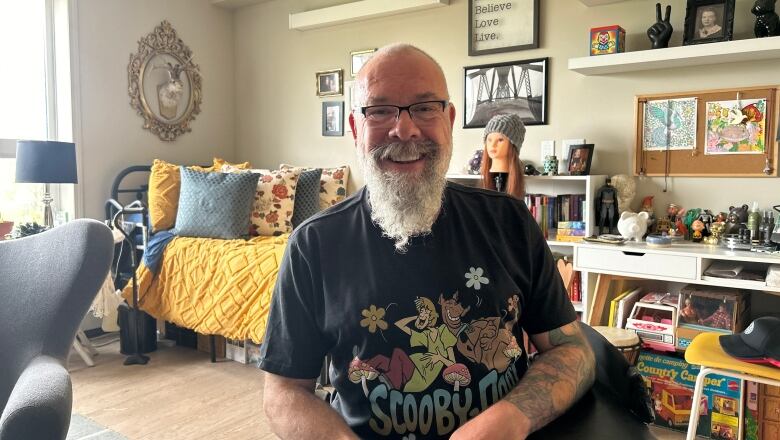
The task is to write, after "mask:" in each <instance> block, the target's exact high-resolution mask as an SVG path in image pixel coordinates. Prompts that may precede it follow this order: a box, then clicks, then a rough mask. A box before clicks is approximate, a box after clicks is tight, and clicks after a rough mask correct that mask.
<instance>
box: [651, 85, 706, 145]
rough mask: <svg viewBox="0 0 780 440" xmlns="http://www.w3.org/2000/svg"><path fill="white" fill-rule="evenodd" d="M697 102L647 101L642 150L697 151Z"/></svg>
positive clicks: (689, 99)
mask: <svg viewBox="0 0 780 440" xmlns="http://www.w3.org/2000/svg"><path fill="white" fill-rule="evenodd" d="M697 101H698V100H697V98H683V99H663V100H657V101H647V104H646V105H645V114H644V133H643V136H642V138H643V145H642V148H643V149H644V150H645V151H652V150H666V149H669V150H692V149H694V148H696V104H697Z"/></svg>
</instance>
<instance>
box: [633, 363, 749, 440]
mask: <svg viewBox="0 0 780 440" xmlns="http://www.w3.org/2000/svg"><path fill="white" fill-rule="evenodd" d="M637 369H638V370H639V372H640V373H641V374H642V377H644V378H645V384H646V385H647V386H648V390H649V392H650V396H651V397H652V399H653V409H654V411H655V417H656V418H655V424H656V425H660V426H664V427H667V428H671V429H674V430H677V431H682V432H685V431H687V429H688V421H689V419H690V415H691V405H692V404H693V401H692V400H693V388H694V386H695V384H696V376H697V375H698V374H699V370H700V367H699V366H698V365H690V364H688V363H687V362H685V360H683V359H680V358H677V357H673V356H666V355H661V354H657V353H654V352H644V351H643V352H642V353H640V354H639V362H638V363H637ZM740 399H741V391H740V383H739V380H738V379H735V378H732V377H726V376H720V375H717V374H713V375H710V376H707V379H706V381H705V385H704V395H703V397H702V400H701V402H699V405H702V406H701V408H702V410H701V411H700V417H699V425H698V428H697V430H696V434H697V435H703V436H705V437H710V434H711V433H712V434H713V436H714V438H721V437H726V438H728V437H727V436H728V434H727V432H731V434H733V435H732V437H731V438H736V433H737V429H738V423H739V417H740V415H739V401H740ZM719 435H720V437H718V436H719Z"/></svg>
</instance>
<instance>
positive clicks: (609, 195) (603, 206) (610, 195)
mask: <svg viewBox="0 0 780 440" xmlns="http://www.w3.org/2000/svg"><path fill="white" fill-rule="evenodd" d="M594 207H595V208H596V209H595V211H594V212H596V213H598V216H597V217H596V222H597V225H596V234H597V235H599V234H614V233H615V228H616V227H617V220H618V206H617V190H615V187H614V186H612V181H611V180H610V178H609V177H607V181H606V183H604V185H603V186H602V187H601V188H599V189H598V191H596V198H595V203H594ZM604 228H606V232H604Z"/></svg>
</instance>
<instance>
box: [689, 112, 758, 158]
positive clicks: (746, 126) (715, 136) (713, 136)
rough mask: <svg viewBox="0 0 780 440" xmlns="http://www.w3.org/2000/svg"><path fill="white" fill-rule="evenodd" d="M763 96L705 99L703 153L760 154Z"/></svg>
mask: <svg viewBox="0 0 780 440" xmlns="http://www.w3.org/2000/svg"><path fill="white" fill-rule="evenodd" d="M765 131H766V99H742V100H739V101H713V102H708V103H707V143H706V146H705V148H704V154H764V150H765V148H766V135H765Z"/></svg>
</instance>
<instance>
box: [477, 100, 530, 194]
mask: <svg viewBox="0 0 780 440" xmlns="http://www.w3.org/2000/svg"><path fill="white" fill-rule="evenodd" d="M523 139H525V124H523V121H522V119H520V116H518V115H516V114H509V115H496V116H493V117H492V118H491V119H490V121H488V123H487V125H485V132H484V133H483V135H482V141H483V143H484V145H485V148H484V153H483V155H482V167H481V168H482V169H481V171H482V185H483V187H485V188H488V189H496V186H495V182H494V180H493V175H495V173H507V174H508V180H507V188H506V192H507V193H509V194H511V195H513V196H515V197H517V198H522V197H523V196H524V190H523V166H522V163H521V162H520V157H519V156H520V148H521V147H522V146H523ZM491 174H492V175H491Z"/></svg>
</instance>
